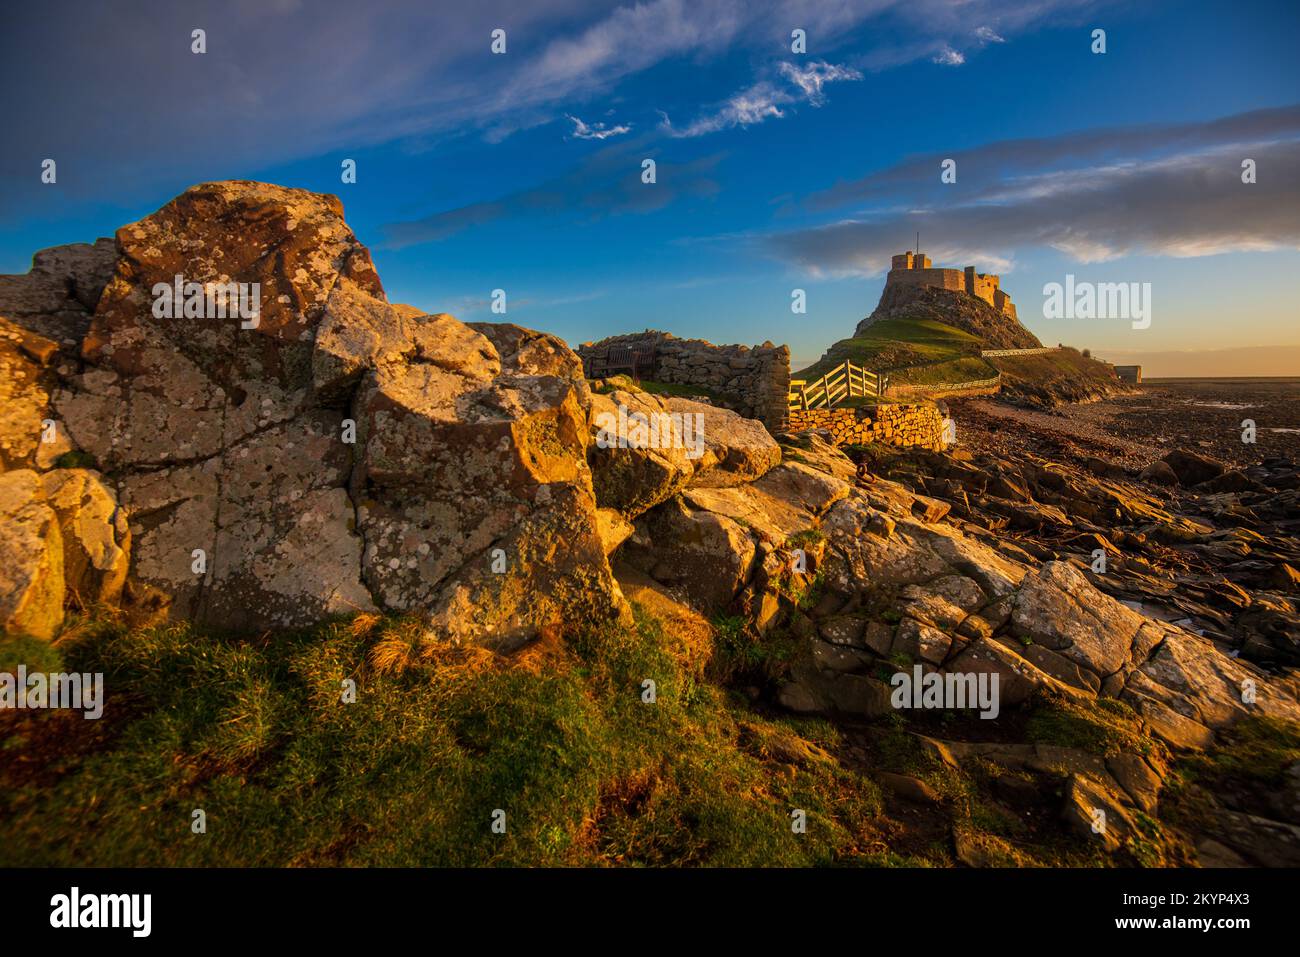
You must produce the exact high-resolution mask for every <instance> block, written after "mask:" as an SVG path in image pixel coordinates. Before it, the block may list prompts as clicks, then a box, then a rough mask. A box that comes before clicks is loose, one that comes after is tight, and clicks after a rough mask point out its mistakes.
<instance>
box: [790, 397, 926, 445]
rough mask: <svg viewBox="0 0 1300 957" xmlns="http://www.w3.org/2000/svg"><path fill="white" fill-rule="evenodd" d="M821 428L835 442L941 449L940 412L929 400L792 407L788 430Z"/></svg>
mask: <svg viewBox="0 0 1300 957" xmlns="http://www.w3.org/2000/svg"><path fill="white" fill-rule="evenodd" d="M807 429H824V430H826V431H827V432H830V433H831V437H832V441H833V442H834V443H835V444H836V445H866V444H867V443H868V442H883V443H885V444H887V445H900V446H920V447H921V448H926V449H932V450H934V451H936V452H941V451H943V448H944V444H943V413H942V412H941V411H940V410H939V408H938V407H936V406H934V405H929V404H924V405H923V404H907V405H903V404H898V405H880V406H876V407H875V408H860V409H853V408H838V409H809V410H807V411H798V410H792V411H791V412H790V431H791V432H803V431H805V430H807Z"/></svg>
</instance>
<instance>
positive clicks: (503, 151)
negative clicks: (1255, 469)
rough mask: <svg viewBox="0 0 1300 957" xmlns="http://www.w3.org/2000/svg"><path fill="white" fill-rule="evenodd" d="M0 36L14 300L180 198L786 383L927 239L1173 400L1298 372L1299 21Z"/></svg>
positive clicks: (614, 16)
mask: <svg viewBox="0 0 1300 957" xmlns="http://www.w3.org/2000/svg"><path fill="white" fill-rule="evenodd" d="M467 6H472V9H466V7H467ZM6 17H7V22H6V30H5V35H4V37H3V39H0V53H2V54H3V55H2V56H0V89H2V90H3V91H4V92H3V94H0V95H2V96H3V97H4V98H5V101H6V107H5V115H6V117H7V124H6V125H7V127H8V129H9V132H10V133H11V134H12V135H11V136H10V137H9V138H8V139H7V142H6V143H5V145H4V147H3V150H2V155H0V272H21V271H24V270H25V269H26V268H27V266H28V265H29V262H30V256H31V253H32V252H33V251H35V250H36V249H39V248H42V247H45V246H50V245H55V244H58V243H64V242H74V241H85V240H90V239H93V238H94V237H96V236H101V235H111V233H112V231H113V230H114V229H116V228H117V227H118V226H121V225H123V224H125V223H128V222H131V221H133V220H135V219H138V218H140V217H141V216H144V215H147V214H148V213H150V212H152V211H153V210H154V209H156V208H157V207H158V206H160V205H162V204H163V203H164V202H166V201H167V200H168V199H170V198H171V197H172V196H174V195H175V194H176V193H178V192H180V191H181V190H183V189H184V188H186V187H187V186H189V185H192V184H193V183H196V182H201V181H203V180H210V179H260V180H267V181H271V182H275V183H280V184H284V185H290V186H301V187H305V188H309V189H314V190H319V191H325V192H332V193H336V194H338V195H339V196H341V197H342V199H343V202H344V205H345V208H346V212H347V218H348V221H349V223H350V224H351V225H352V227H353V229H354V230H355V231H356V232H357V234H358V236H359V237H360V238H361V239H362V241H363V242H365V243H367V244H368V245H369V246H370V247H371V250H372V253H373V255H374V258H375V262H376V265H377V267H378V269H379V273H380V276H381V277H382V279H383V282H384V285H385V287H386V289H387V290H388V293H389V297H390V298H391V299H392V300H394V301H402V302H409V303H412V304H415V305H417V306H420V307H422V308H425V309H428V310H429V311H449V312H452V313H454V314H455V315H457V316H459V317H460V318H462V319H466V320H489V319H493V318H500V317H494V316H493V315H492V314H491V313H490V312H489V311H488V301H489V297H490V294H491V291H492V290H493V289H496V288H502V289H505V290H506V292H507V297H508V298H507V302H508V305H509V312H508V314H507V316H506V317H505V318H507V319H509V320H511V321H515V322H518V323H520V324H522V325H526V326H531V327H534V328H539V329H545V330H547V331H550V332H554V333H556V334H558V335H560V336H562V337H563V338H565V339H566V340H568V341H570V342H572V343H577V342H581V341H584V340H588V339H594V338H599V337H601V336H604V335H611V334H615V333H619V332H626V331H633V330H640V329H644V328H657V329H666V330H669V331H671V332H673V333H675V334H677V335H680V336H692V337H702V338H707V339H711V340H713V341H717V342H746V343H757V342H761V341H763V340H766V339H770V340H773V341H776V342H786V343H789V344H790V346H791V349H792V351H793V353H794V356H795V359H796V365H798V364H799V362H800V361H804V362H807V361H812V360H813V359H815V358H816V357H817V356H818V355H819V354H820V352H821V351H822V349H824V348H825V347H826V346H827V345H828V344H829V343H831V342H833V341H834V340H836V339H839V338H842V337H843V336H845V335H848V334H849V333H850V332H851V330H852V329H853V326H854V325H855V324H856V322H857V321H858V320H859V319H861V318H862V316H864V315H866V314H867V313H869V312H870V311H871V309H872V308H873V307H874V305H875V303H876V300H877V298H878V297H879V294H880V289H881V288H882V285H883V282H884V277H883V269H884V268H887V263H888V255H889V253H891V252H897V251H902V250H903V249H905V248H910V247H911V246H912V236H913V233H914V232H915V231H916V230H917V229H919V230H920V231H921V244H922V246H923V248H924V249H925V251H926V252H927V253H928V254H929V255H931V257H932V258H933V259H934V260H935V261H936V264H938V263H940V262H942V263H943V264H945V265H955V266H962V265H965V264H967V263H971V264H974V265H976V266H978V267H979V268H980V269H981V270H982V271H992V272H999V273H1000V274H1001V275H1002V277H1003V279H1002V283H1003V287H1004V288H1005V289H1006V290H1007V291H1008V292H1009V293H1010V294H1011V295H1012V297H1013V299H1014V300H1015V301H1016V303H1017V304H1018V307H1019V310H1020V315H1021V318H1022V320H1023V321H1024V322H1025V324H1026V325H1028V326H1029V327H1030V329H1031V330H1033V331H1034V332H1035V333H1036V334H1038V335H1039V337H1040V338H1042V339H1043V340H1044V342H1048V343H1055V342H1058V341H1061V342H1066V343H1070V344H1074V345H1078V346H1080V347H1083V346H1089V347H1091V348H1092V349H1093V350H1094V351H1096V352H1097V353H1098V354H1100V355H1103V356H1106V357H1107V358H1117V359H1120V360H1126V361H1131V360H1134V359H1136V360H1137V361H1142V359H1143V357H1144V356H1145V357H1147V361H1148V362H1156V363H1157V365H1158V366H1159V368H1157V369H1156V374H1178V373H1179V371H1181V370H1180V368H1179V366H1180V360H1179V359H1178V355H1177V354H1178V353H1179V352H1180V351H1181V350H1231V351H1230V352H1225V353H1224V359H1223V362H1224V363H1226V364H1225V365H1220V366H1219V367H1220V368H1223V369H1224V370H1225V371H1228V372H1234V373H1239V374H1248V373H1255V374H1300V306H1298V305H1297V303H1300V256H1298V254H1297V251H1298V249H1300V82H1298V81H1300V66H1298V65H1297V57H1296V55H1295V49H1296V43H1297V40H1298V39H1300V4H1296V3H1294V2H1253V0H1244V2H1240V3H1235V4H1231V5H1229V4H1223V3H1201V2H1158V0H1153V2H1139V3H1104V2H1099V3H1079V2H1070V3H1066V2H1054V0H1023V2H1022V0H999V2H993V0H968V2H963V3H948V2H937V0H913V2H910V3H894V2H889V0H868V2H861V3H855V2H850V0H842V2H839V0H820V2H817V3H801V2H780V0H749V2H740V0H694V2H686V0H643V2H641V3H638V4H631V3H623V4H619V3H591V2H586V0H538V2H532V3H528V4H519V3H508V2H497V0H483V2H476V3H475V4H473V5H466V4H460V3H457V4H443V3H438V2H421V3H385V2H373V3H367V4H354V3H338V2H316V3H311V2H306V0H303V2H288V0H258V2H253V0H235V2H232V3H213V4H206V5H205V4H184V5H182V4H171V3H168V4H163V3H148V2H142V3H134V4H111V5H109V4H89V3H87V4H75V3H58V2H54V3H48V4H44V5H42V6H41V7H39V9H34V10H33V12H16V11H15V12H9V13H7V14H6ZM194 28H202V29H204V30H205V31H206V33H207V52H206V53H205V54H203V55H195V54H193V53H191V50H190V44H191V40H190V35H191V31H192V30H193V29H194ZM495 28H502V29H504V30H505V31H506V53H505V54H504V55H494V54H493V53H492V52H491V50H490V43H491V39H490V34H491V31H492V30H493V29H495ZM796 28H799V29H803V30H805V31H806V34H807V52H806V53H803V54H796V53H793V52H791V49H790V33H791V31H792V30H794V29H796ZM1095 28H1101V29H1104V30H1105V31H1106V45H1107V51H1106V53H1105V54H1101V55H1098V54H1094V53H1093V52H1092V51H1091V45H1092V39H1091V33H1092V31H1093V29H1095ZM47 157H52V158H55V159H56V160H57V162H58V182H57V184H55V185H45V184H42V183H41V182H40V164H41V161H42V159H45V158H47ZM345 158H350V159H353V160H355V161H356V163H357V182H356V183H355V184H343V183H342V182H340V163H341V162H342V160H344V159H345ZM646 158H652V159H654V160H655V162H656V164H657V171H656V172H657V181H656V182H655V183H654V184H644V183H642V182H641V168H642V161H643V160H644V159H646ZM945 158H954V159H956V161H957V182H956V183H955V184H942V183H940V178H939V173H940V169H939V164H940V161H941V160H942V159H945ZM1243 158H1253V159H1255V160H1256V162H1257V165H1258V182H1257V183H1255V184H1253V185H1245V184H1242V183H1241V182H1240V163H1241V160H1242V159H1243ZM1067 273H1072V274H1074V275H1075V276H1076V278H1077V279H1079V280H1093V281H1098V282H1121V281H1122V282H1150V283H1151V284H1152V310H1153V316H1152V323H1151V326H1150V328H1148V329H1143V330H1135V329H1132V328H1131V326H1130V324H1129V323H1128V322H1125V321H1121V320H1096V319H1094V320H1052V321H1049V320H1046V319H1044V318H1043V317H1042V303H1043V295H1042V288H1043V285H1044V284H1045V283H1048V282H1061V281H1063V280H1064V277H1065V275H1066V274H1067ZM796 288H801V289H804V290H806V291H807V301H808V312H807V314H806V315H793V314H791V312H790V301H791V290H793V289H796ZM1286 346H1289V347H1293V348H1291V349H1290V350H1288V349H1284V348H1279V347H1286ZM1171 354H1172V355H1171ZM1157 355H1160V356H1162V357H1161V358H1160V359H1156V358H1155V357H1156V356H1157Z"/></svg>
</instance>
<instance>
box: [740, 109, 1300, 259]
mask: <svg viewBox="0 0 1300 957" xmlns="http://www.w3.org/2000/svg"><path fill="white" fill-rule="evenodd" d="M1116 150H1119V151H1120V152H1122V153H1124V155H1122V156H1118V157H1116V156H1113V155H1112V154H1113V153H1114V152H1115V151H1116ZM958 156H959V158H958V184H953V185H938V182H939V175H938V171H939V158H938V157H927V158H923V159H918V160H913V161H908V162H907V163H905V164H901V165H900V166H898V167H894V168H891V169H888V170H884V171H882V172H881V173H878V174H874V175H873V176H869V177H865V178H864V179H862V180H859V181H858V182H856V183H854V184H848V185H846V186H841V187H837V188H836V189H834V190H831V191H829V192H828V193H825V194H820V195H819V196H818V197H815V198H814V199H815V202H814V203H813V204H812V205H813V206H814V207H820V208H826V207H828V206H831V205H834V204H833V203H832V200H835V201H838V203H839V204H843V203H844V202H847V201H852V202H854V203H855V204H857V205H858V206H859V208H858V209H857V210H855V211H854V212H853V213H851V214H850V215H848V216H843V215H842V216H841V217H840V218H837V219H836V220H835V221H833V222H830V223H827V224H824V225H820V226H813V227H809V228H803V229H798V230H791V231H788V232H783V233H779V234H775V235H770V236H768V237H766V238H765V239H764V240H762V242H763V243H764V244H765V245H766V247H767V248H768V250H769V251H771V252H772V253H774V254H775V255H776V256H778V257H779V258H781V259H783V260H785V261H787V262H790V263H792V264H795V265H797V266H799V267H801V268H803V269H805V270H807V271H809V272H812V273H815V274H821V275H876V274H878V273H880V272H883V271H884V270H885V269H886V268H887V267H888V262H889V256H890V255H891V254H892V253H894V252H897V251H898V250H899V249H902V248H906V247H907V245H909V244H908V243H907V241H906V238H907V237H910V236H911V235H912V234H913V233H914V232H916V231H918V230H919V231H920V233H921V234H922V236H923V237H929V239H928V240H926V242H925V246H926V250H927V252H929V253H930V254H931V255H932V256H935V257H937V258H943V259H945V260H953V261H962V262H974V263H977V264H984V265H987V266H990V267H992V268H1002V269H1005V268H1006V266H1007V265H1009V264H1010V263H1011V262H1012V261H1013V260H1014V255H1015V252H1016V250H1018V249H1023V248H1026V247H1042V246H1050V247H1053V248H1055V249H1057V250H1060V251H1061V252H1063V253H1065V254H1067V255H1068V256H1070V257H1071V258H1073V259H1075V260H1076V261H1079V262H1101V261H1105V260H1109V259H1114V258H1117V257H1120V256H1125V255H1134V254H1145V255H1162V256H1171V257H1194V256H1208V255H1215V254H1218V253H1225V252H1240V251H1251V250H1269V249H1279V248H1291V249H1297V248H1300V107H1290V108H1286V109H1280V110H1268V111H1259V112H1256V113H1248V114H1241V115H1238V116H1233V117H1226V118H1224V119H1221V120H1216V121H1212V122H1210V123H1202V124H1182V125H1176V126H1175V125H1171V126H1165V127H1154V128H1153V127H1145V128H1127V129H1124V130H1122V131H1116V130H1094V131H1088V132H1085V133H1077V134H1069V135H1067V136H1063V137H1059V138H1055V139H1051V138H1048V139H1041V140H1034V141H1017V142H1015V143H1008V142H1001V143H993V144H989V145H988V146H985V147H980V148H979V149H976V150H972V151H969V152H967V153H965V154H958ZM1245 159H1252V160H1254V161H1255V164H1256V167H1257V171H1258V174H1257V179H1258V181H1257V182H1255V183H1244V182H1243V181H1242V162H1243V160H1245ZM1089 160H1092V162H1091V163H1090V164H1089V162H1088V161H1089ZM1067 161H1068V162H1069V165H1066V162H1067ZM966 169H969V170H970V171H971V174H972V175H970V176H969V177H963V173H962V171H963V170H966ZM864 204H865V205H864Z"/></svg>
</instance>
